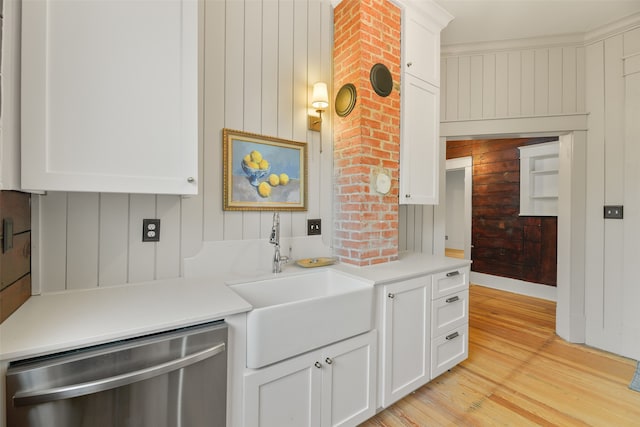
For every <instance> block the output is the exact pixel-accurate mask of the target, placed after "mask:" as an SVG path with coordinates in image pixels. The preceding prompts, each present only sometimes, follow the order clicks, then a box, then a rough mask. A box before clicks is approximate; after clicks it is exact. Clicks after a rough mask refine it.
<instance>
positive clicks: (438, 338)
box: [431, 267, 469, 379]
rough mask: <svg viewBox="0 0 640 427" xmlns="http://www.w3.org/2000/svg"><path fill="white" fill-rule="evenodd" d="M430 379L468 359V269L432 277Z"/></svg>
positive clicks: (445, 272)
mask: <svg viewBox="0 0 640 427" xmlns="http://www.w3.org/2000/svg"><path fill="white" fill-rule="evenodd" d="M431 299H432V301H431V378H432V379H433V378H435V377H437V376H438V375H440V374H442V373H444V372H445V371H447V370H448V369H451V368H453V367H454V366H455V365H457V364H458V363H460V362H462V361H463V360H465V359H466V358H467V357H468V356H469V267H464V268H459V269H455V270H451V271H444V272H442V273H436V274H434V275H433V292H432V294H431Z"/></svg>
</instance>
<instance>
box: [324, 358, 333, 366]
mask: <svg viewBox="0 0 640 427" xmlns="http://www.w3.org/2000/svg"><path fill="white" fill-rule="evenodd" d="M324 361H325V362H326V363H327V365H331V364H332V363H333V359H332V358H330V357H327V358H326V359H324Z"/></svg>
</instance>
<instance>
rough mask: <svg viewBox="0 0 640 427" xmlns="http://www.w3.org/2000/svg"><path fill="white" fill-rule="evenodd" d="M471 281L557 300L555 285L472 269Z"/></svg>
mask: <svg viewBox="0 0 640 427" xmlns="http://www.w3.org/2000/svg"><path fill="white" fill-rule="evenodd" d="M469 281H470V282H471V283H473V284H475V285H480V286H484V287H486V288H492V289H499V290H501V291H507V292H513V293H516V294H521V295H527V296H530V297H535V298H541V299H546V300H549V301H557V290H556V287H555V286H548V285H541V284H539V283H531V282H525V281H523V280H518V279H510V278H508V277H500V276H493V275H491V274H485V273H477V272H475V271H472V272H471V274H470V275H469Z"/></svg>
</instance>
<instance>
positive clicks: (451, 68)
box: [444, 57, 458, 120]
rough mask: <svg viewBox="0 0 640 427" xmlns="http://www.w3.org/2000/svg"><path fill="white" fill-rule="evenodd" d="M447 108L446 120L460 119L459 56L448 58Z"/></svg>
mask: <svg viewBox="0 0 640 427" xmlns="http://www.w3.org/2000/svg"><path fill="white" fill-rule="evenodd" d="M446 82H447V86H446V91H447V92H446V97H447V110H446V112H445V114H444V118H445V120H457V119H458V58H457V57H450V58H447V78H446Z"/></svg>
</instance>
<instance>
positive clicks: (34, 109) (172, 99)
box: [21, 0, 198, 194]
mask: <svg viewBox="0 0 640 427" xmlns="http://www.w3.org/2000/svg"><path fill="white" fill-rule="evenodd" d="M22 5H23V10H22V53H23V55H22V112H23V114H22V147H21V148H22V157H21V158H22V171H21V172H22V182H21V184H22V188H23V189H28V190H60V191H100V192H126V193H164V194H195V193H197V183H196V182H195V178H197V164H198V87H197V86H198V2H196V1H192V0H169V1H139V0H119V1H40V0H25V1H23V3H22Z"/></svg>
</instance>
